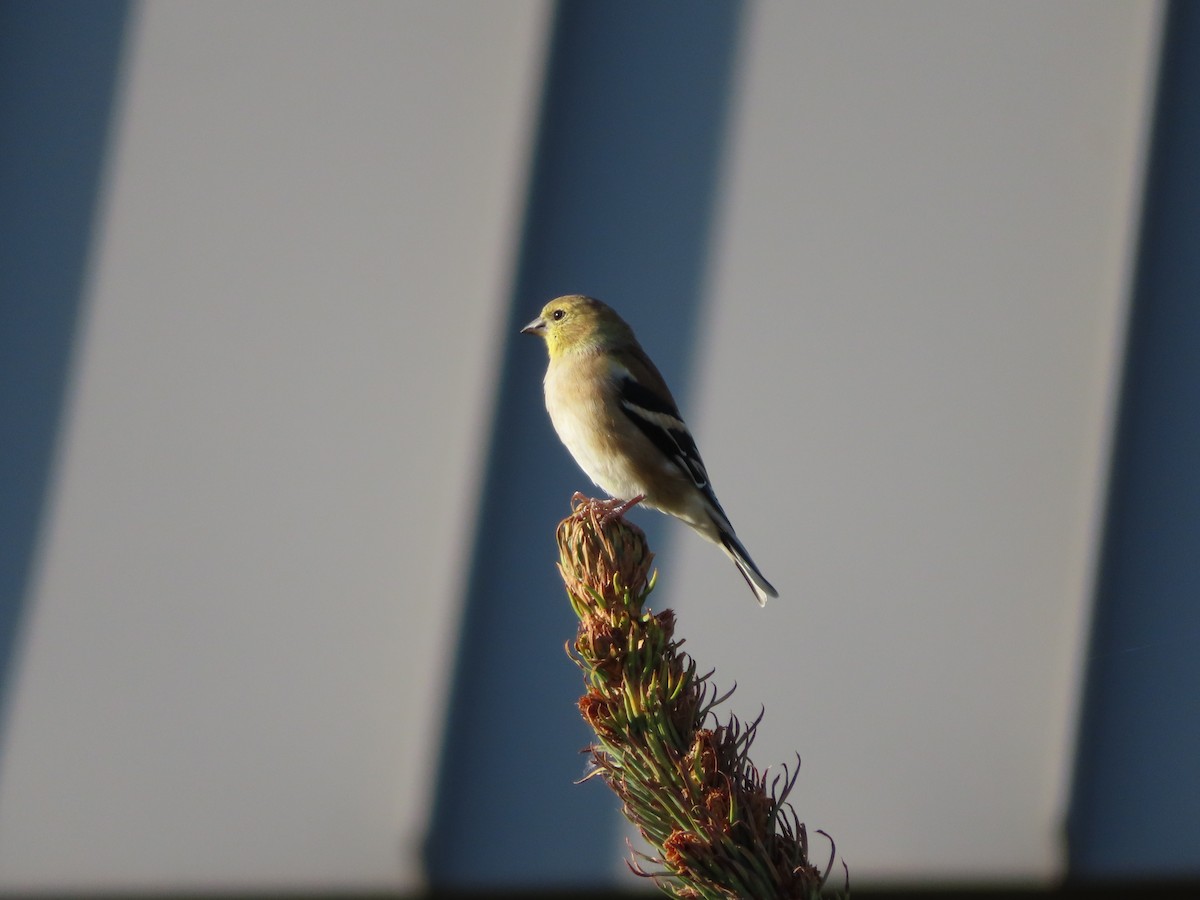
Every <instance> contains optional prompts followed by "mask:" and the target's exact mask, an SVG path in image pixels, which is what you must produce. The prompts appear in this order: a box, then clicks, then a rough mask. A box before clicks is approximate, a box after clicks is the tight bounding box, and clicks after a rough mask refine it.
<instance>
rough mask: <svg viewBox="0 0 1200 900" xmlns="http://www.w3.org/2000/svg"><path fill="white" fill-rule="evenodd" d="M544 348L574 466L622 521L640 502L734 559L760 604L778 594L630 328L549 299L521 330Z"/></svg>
mask: <svg viewBox="0 0 1200 900" xmlns="http://www.w3.org/2000/svg"><path fill="white" fill-rule="evenodd" d="M521 333H522V334H536V335H539V336H541V337H542V339H543V340H545V342H546V349H547V350H548V351H549V352H550V365H549V367H548V368H547V369H546V378H545V382H544V384H545V388H546V409H547V410H548V411H549V412H550V421H551V422H553V423H554V430H555V431H556V432H558V437H559V439H560V440H561V441H562V442H563V443H564V444H566V447H567V449H568V450H569V451H571V455H572V456H573V457H575V462H577V463H579V466H580V468H582V469H583V471H584V472H586V473H587V476H588V477H589V478H591V479H592V481H594V482H595V483H596V484H597V485H599V486H600V488H601V489H602V490H604V491H607V492H608V494H609V496H611V497H613V498H614V499H616V500H619V501H625V502H624V503H622V504H621V505H620V506H619V508H618V509H619V511H620V512H624V511H625V510H626V509H628V508H629V507H631V506H633V505H635V504H637V503H638V502H644V503H645V504H646V505H647V506H649V507H651V508H652V509H657V510H659V511H660V512H664V513H667V514H668V515H671V516H675V517H676V518H677V519H682V520H683V521H684V522H686V523H687V524H688V525H691V526H692V528H693V529H695V530H696V531H697V532H699V533H700V535H701V536H702V537H704V538H707V539H708V540H710V541H712V542H713V543H714V544H717V545H719V546H720V547H721V549H722V550H724V551H725V554H726V555H727V556H728V557H729V558H730V559H732V560H733V562H734V565H736V566H737V567H738V571H739V572H741V573H742V577H743V578H745V579H746V583H747V584H749V585H750V589H751V590H752V591H754V596H755V598H756V599H757V600H758V602H759V605H760V606H763V605H766V602H767V598H768V597H778V596H779V594H778V593H777V592H776V590H775V588H773V587H771V583H770V582H769V581H767V579H766V578H764V577H763V574H762V572H760V571H759V570H758V567H757V566H756V565H754V560H752V559H751V558H750V554H749V553H747V552H746V548H745V547H743V546H742V544H741V541H739V540H738V539H737V535H736V534H734V531H733V526H732V525H731V524H729V518H728V517H727V516H726V515H725V510H723V509H721V504H720V503H718V502H717V495H716V494H714V493H713V489H712V485H711V484H710V483H709V480H708V472H706V471H705V469H704V463H703V462H701V460H700V453H699V451H697V449H696V442H695V441H694V440H693V439H692V435H691V432H689V431H688V427H687V425H685V424H684V422H683V419H682V418H681V417H680V415H679V409H678V408H677V407H676V405H675V400H674V399H673V398H672V397H671V392H670V391H669V390H667V385H666V382H664V381H663V378H662V375H660V374H659V373H658V369H656V368H655V367H654V363H652V362H651V361H650V357H648V356H647V355H646V353H645V351H644V350H642V348H641V345H639V344H638V342H637V338H635V337H634V336H633V329H632V328H630V327H629V326H628V325H627V324H625V322H624V320H623V319H622V318H621V317H620V316H618V315H617V314H616V313H615V312H613V311H612V310H611V309H610V308H609V307H607V306H605V305H604V304H603V303H601V302H600V301H599V300H593V299H592V298H591V297H583V296H580V295H578V294H573V295H570V296H567V297H559V298H558V299H557V300H551V301H550V302H549V303H547V304H546V306H545V307H544V308H543V309H542V312H541V315H539V316H538V317H537V318H536V319H534V320H533V321H532V322H530V323H529V324H528V325H526V326H525V327H524V328H522V329H521Z"/></svg>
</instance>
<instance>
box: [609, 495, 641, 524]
mask: <svg viewBox="0 0 1200 900" xmlns="http://www.w3.org/2000/svg"><path fill="white" fill-rule="evenodd" d="M645 499H646V495H645V494H638V495H637V496H636V497H634V498H633V499H632V500H618V499H617V498H615V497H614V498H613V499H611V500H605V501H604V502H603V504H602V505H603V506H604V508H605V509H604V515H603V516H601V518H600V524H601V525H607V524H608V523H609V522H611V521H612V520H613V519H616V518H618V517H620V516H623V515H625V513H627V512H629V510H631V509H633V508H634V507H635V506H637V505H638V504H639V503H641V502H642V501H643V500H645Z"/></svg>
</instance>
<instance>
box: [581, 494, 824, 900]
mask: <svg viewBox="0 0 1200 900" xmlns="http://www.w3.org/2000/svg"><path fill="white" fill-rule="evenodd" d="M558 549H559V571H560V572H561V573H562V578H563V582H564V583H565V584H566V587H567V594H568V596H569V597H570V600H571V605H572V607H573V608H574V610H575V613H576V615H577V616H578V617H579V631H578V632H577V634H576V637H575V641H574V643H573V644H572V645H571V646H570V647H569V652H570V653H571V656H572V657H573V658H574V659H575V661H576V663H577V664H578V665H579V667H580V669H582V670H583V673H584V681H585V683H586V686H587V693H586V694H585V695H584V696H583V697H582V698H581V699H580V701H579V711H580V713H581V715H582V716H583V718H584V720H585V721H586V722H587V723H588V725H589V726H591V728H592V729H593V730H594V731H595V733H596V740H597V742H596V744H594V745H593V746H592V748H591V761H592V765H593V767H594V774H599V775H600V776H602V777H603V778H604V780H605V781H606V782H607V783H608V785H609V786H610V787H611V788H612V789H613V790H614V791H615V792H616V794H617V796H618V797H619V798H620V800H621V804H622V809H623V811H624V813H625V815H626V817H627V818H628V819H629V820H630V821H631V822H632V823H633V824H634V825H635V826H637V828H638V830H639V831H640V832H641V834H642V836H643V837H645V839H646V840H647V841H648V842H649V843H650V844H651V845H653V846H654V847H655V849H656V850H657V855H654V856H645V855H643V854H637V856H636V857H635V859H634V860H633V861H632V862H631V863H630V866H631V868H632V869H633V870H634V871H635V872H637V873H638V874H641V875H646V876H647V877H650V878H653V879H654V880H655V882H656V883H657V884H658V885H659V886H660V887H661V888H662V889H663V890H665V891H666V892H667V893H669V894H672V895H674V896H676V897H696V898H741V900H767V898H771V900H775V898H807V900H815V898H817V897H819V896H820V895H821V890H822V888H823V887H824V885H825V882H826V879H827V878H828V876H829V872H830V869H831V868H832V865H833V859H834V851H833V847H832V841H830V845H831V846H830V857H829V861H828V863H827V864H826V865H825V868H824V869H819V868H817V867H816V866H814V865H813V864H812V862H811V861H810V860H809V857H808V834H807V832H806V830H805V827H804V824H803V823H802V822H801V821H800V820H799V819H798V818H797V816H796V813H795V811H794V810H793V809H792V807H791V804H789V803H788V802H787V795H788V793H789V792H790V791H791V789H792V786H793V785H794V784H795V781H796V776H797V774H798V771H797V770H798V766H799V761H797V769H793V770H790V771H789V770H788V769H787V767H785V768H784V771H783V772H782V773H781V774H779V775H774V776H769V775H768V774H767V773H766V772H760V771H759V770H758V769H756V768H755V767H754V765H753V763H751V761H750V758H749V750H750V744H751V742H752V741H753V740H754V734H755V730H756V729H757V727H758V721H757V720H756V721H754V722H751V723H749V724H748V725H745V724H743V723H741V722H739V721H738V719H737V718H736V717H732V716H731V717H730V719H729V721H728V722H726V723H725V724H719V723H718V722H717V719H716V715H715V713H714V712H713V708H714V707H715V706H716V705H717V704H718V703H720V702H721V701H722V700H724V699H725V697H727V696H728V695H725V696H719V695H718V693H717V690H716V688H714V687H713V686H712V685H711V684H710V681H709V677H710V675H711V674H712V673H711V672H709V673H707V674H697V667H696V663H695V661H694V660H693V659H692V658H691V657H690V656H688V655H687V654H686V653H683V652H682V651H681V650H680V649H679V646H680V644H681V643H682V642H681V641H677V640H675V636H674V635H675V614H674V613H673V612H672V611H671V610H669V609H668V610H664V611H663V612H661V613H659V614H657V615H655V614H654V613H653V612H652V611H651V610H650V609H649V607H647V606H646V599H647V597H648V596H649V594H650V592H651V590H652V589H653V586H654V577H653V575H651V571H650V567H651V563H652V562H653V559H654V555H653V554H652V553H651V552H650V549H649V548H648V547H647V545H646V538H645V535H644V534H643V533H642V531H641V529H639V528H637V526H635V525H632V524H631V523H629V522H627V521H626V520H625V519H624V518H623V517H622V516H620V515H616V516H613V515H611V507H610V506H609V505H607V504H605V503H603V502H601V501H595V500H589V499H587V498H584V497H582V496H580V495H576V496H575V498H573V500H572V511H571V515H570V516H568V517H567V518H566V519H564V520H563V521H562V522H561V523H560V524H559V526H558ZM760 718H761V717H760ZM818 834H822V835H823V834H824V832H818ZM826 837H828V836H827V835H826ZM646 866H649V867H650V868H649V869H647V868H646Z"/></svg>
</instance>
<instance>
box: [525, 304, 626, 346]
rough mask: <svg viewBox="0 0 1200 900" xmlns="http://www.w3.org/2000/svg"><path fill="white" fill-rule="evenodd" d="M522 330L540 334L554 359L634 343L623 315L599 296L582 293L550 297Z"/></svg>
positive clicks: (526, 332) (527, 332)
mask: <svg viewBox="0 0 1200 900" xmlns="http://www.w3.org/2000/svg"><path fill="white" fill-rule="evenodd" d="M521 333H522V334H536V335H540V336H541V338H542V339H543V340H544V341H545V342H546V349H547V350H548V351H549V352H550V358H551V359H556V358H558V357H559V356H561V355H562V354H564V353H572V352H577V351H583V352H587V351H600V350H611V349H613V348H614V347H618V346H621V345H624V344H628V343H635V341H634V337H633V330H632V329H631V328H630V327H629V326H628V325H626V324H625V322H624V320H622V319H621V317H620V316H618V315H617V314H616V313H615V312H613V311H612V310H611V309H609V308H608V307H607V306H605V305H604V304H603V303H601V302H600V301H599V300H594V299H592V298H591V297H584V296H583V295H581V294H570V295H568V296H566V297H559V298H557V299H555V300H551V301H550V302H549V303H547V304H546V305H545V306H543V307H542V312H541V314H540V315H539V316H538V317H537V318H536V319H534V320H533V321H532V322H530V323H529V324H528V325H526V326H525V327H524V328H522V329H521Z"/></svg>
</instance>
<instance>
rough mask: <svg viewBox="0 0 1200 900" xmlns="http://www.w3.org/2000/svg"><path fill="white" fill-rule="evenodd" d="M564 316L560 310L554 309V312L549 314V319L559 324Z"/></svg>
mask: <svg viewBox="0 0 1200 900" xmlns="http://www.w3.org/2000/svg"><path fill="white" fill-rule="evenodd" d="M565 315H566V313H565V312H563V311H562V310H561V309H556V310H555V311H554V312H552V313H550V318H552V319H553V320H554V321H555V322H560V321H562V317H563V316H565Z"/></svg>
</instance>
